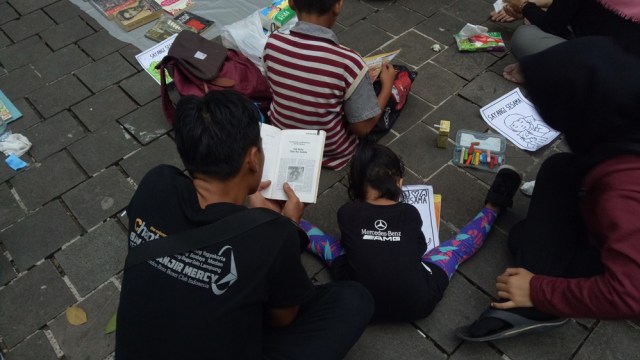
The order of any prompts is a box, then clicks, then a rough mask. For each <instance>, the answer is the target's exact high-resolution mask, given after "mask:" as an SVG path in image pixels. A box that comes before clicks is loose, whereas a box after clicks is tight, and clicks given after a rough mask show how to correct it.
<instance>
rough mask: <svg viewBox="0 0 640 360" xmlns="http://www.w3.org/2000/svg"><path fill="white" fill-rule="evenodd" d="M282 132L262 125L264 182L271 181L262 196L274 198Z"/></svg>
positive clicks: (273, 127)
mask: <svg viewBox="0 0 640 360" xmlns="http://www.w3.org/2000/svg"><path fill="white" fill-rule="evenodd" d="M281 133H282V130H280V129H278V128H277V127H275V126H271V125H267V124H260V137H261V138H262V151H263V152H264V168H263V169H262V181H265V180H271V186H269V187H268V188H266V189H264V190H262V195H263V196H264V197H266V198H272V192H273V189H275V186H274V185H275V181H274V179H275V174H276V171H277V169H278V161H279V160H280V154H279V151H280V150H279V149H280V134H281Z"/></svg>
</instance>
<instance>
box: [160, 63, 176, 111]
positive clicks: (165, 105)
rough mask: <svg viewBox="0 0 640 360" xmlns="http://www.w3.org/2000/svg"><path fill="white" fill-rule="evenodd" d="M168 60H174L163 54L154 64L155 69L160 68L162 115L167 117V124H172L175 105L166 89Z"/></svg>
mask: <svg viewBox="0 0 640 360" xmlns="http://www.w3.org/2000/svg"><path fill="white" fill-rule="evenodd" d="M169 61H175V60H173V58H170V57H168V56H165V57H164V58H163V59H162V61H161V62H160V63H159V64H158V65H156V69H158V70H160V96H161V97H162V110H163V111H164V116H165V117H166V118H167V121H169V124H173V118H174V116H175V114H176V107H175V106H174V105H173V103H172V102H171V97H169V90H168V89H167V75H166V71H165V69H166V68H167V64H168V63H169Z"/></svg>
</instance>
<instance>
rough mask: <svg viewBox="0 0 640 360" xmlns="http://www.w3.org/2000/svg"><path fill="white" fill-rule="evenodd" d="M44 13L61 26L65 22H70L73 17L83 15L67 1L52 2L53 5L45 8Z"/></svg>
mask: <svg viewBox="0 0 640 360" xmlns="http://www.w3.org/2000/svg"><path fill="white" fill-rule="evenodd" d="M44 12H46V13H47V15H49V16H50V17H51V18H52V19H53V21H55V22H56V23H58V24H62V23H63V22H65V21H67V20H71V19H73V18H74V17H76V16H78V15H80V14H83V12H82V10H80V8H78V7H77V6H75V5H74V4H72V3H71V2H70V1H68V0H62V1H58V2H54V3H53V4H51V5H49V6H47V7H45V8H44Z"/></svg>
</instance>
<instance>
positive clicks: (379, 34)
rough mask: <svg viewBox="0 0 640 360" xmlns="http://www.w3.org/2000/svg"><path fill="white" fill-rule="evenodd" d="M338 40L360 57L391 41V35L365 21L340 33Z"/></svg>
mask: <svg viewBox="0 0 640 360" xmlns="http://www.w3.org/2000/svg"><path fill="white" fill-rule="evenodd" d="M338 38H339V39H340V42H341V43H342V44H343V45H344V46H346V47H349V48H351V49H353V50H355V51H357V52H359V53H360V55H362V56H366V55H367V54H369V53H371V52H372V51H374V50H376V49H377V48H379V47H380V46H382V45H383V44H384V43H386V42H387V41H389V40H391V39H392V37H391V35H389V34H387V33H386V32H384V31H383V30H381V29H378V28H377V27H375V26H373V25H371V24H369V23H368V22H365V21H359V22H357V23H356V24H355V25H353V26H351V27H349V28H347V29H345V30H344V31H342V32H340V34H339V35H338Z"/></svg>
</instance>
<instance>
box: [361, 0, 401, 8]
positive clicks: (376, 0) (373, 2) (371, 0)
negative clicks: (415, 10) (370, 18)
mask: <svg viewBox="0 0 640 360" xmlns="http://www.w3.org/2000/svg"><path fill="white" fill-rule="evenodd" d="M362 2H364V3H365V4H367V5H369V6H371V7H373V8H376V9H384V8H385V7H387V6H389V5H391V4H393V3H394V2H395V0H362Z"/></svg>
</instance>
